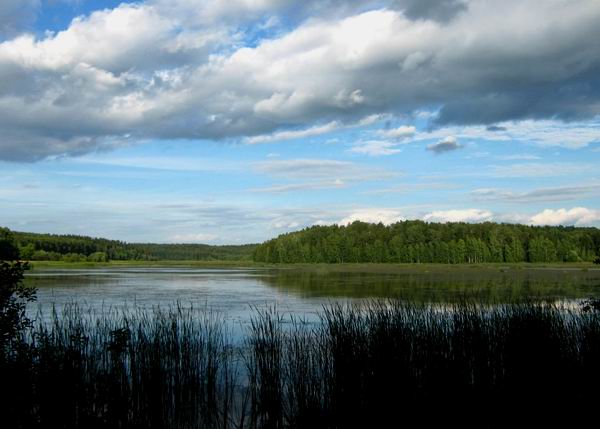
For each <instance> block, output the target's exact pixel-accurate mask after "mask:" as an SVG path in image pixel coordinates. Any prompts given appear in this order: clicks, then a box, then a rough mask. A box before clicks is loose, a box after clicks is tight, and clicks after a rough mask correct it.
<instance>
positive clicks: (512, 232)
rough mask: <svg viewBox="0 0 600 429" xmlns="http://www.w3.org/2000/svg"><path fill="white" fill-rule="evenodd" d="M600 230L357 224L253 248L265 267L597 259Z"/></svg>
mask: <svg viewBox="0 0 600 429" xmlns="http://www.w3.org/2000/svg"><path fill="white" fill-rule="evenodd" d="M599 255H600V229H598V228H579V227H563V226H556V227H550V226H544V227H534V226H527V225H519V224H498V223H492V222H485V223H479V224H470V223H462V222H456V223H427V222H423V221H419V220H410V221H402V222H397V223H394V224H391V225H388V226H386V225H383V224H381V223H379V224H370V223H364V222H360V221H356V222H354V223H352V224H349V225H347V226H340V225H332V226H313V227H310V228H306V229H303V230H302V231H297V232H291V233H287V234H282V235H280V236H278V237H277V238H275V239H272V240H269V241H267V242H265V243H263V244H261V245H259V246H257V247H256V249H255V251H254V260H255V261H259V262H267V263H352V262H355V263H356V262H395V263H444V264H460V263H471V264H473V263H484V262H508V263H511V262H582V261H590V262H591V261H598V256H599Z"/></svg>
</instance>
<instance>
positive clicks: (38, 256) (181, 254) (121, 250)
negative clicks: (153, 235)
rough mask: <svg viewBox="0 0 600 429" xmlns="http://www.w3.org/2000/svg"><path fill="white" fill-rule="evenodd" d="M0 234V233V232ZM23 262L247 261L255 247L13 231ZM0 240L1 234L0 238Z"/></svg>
mask: <svg viewBox="0 0 600 429" xmlns="http://www.w3.org/2000/svg"><path fill="white" fill-rule="evenodd" d="M0 234H1V230H0ZM13 235H14V238H15V241H16V243H17V244H18V247H19V248H20V249H21V254H22V256H23V258H24V259H27V260H34V261H35V260H41V261H47V260H49V261H53V260H56V261H67V262H85V261H88V262H105V261H108V260H144V261H156V260H190V261H191V260H197V261H213V260H219V261H225V260H249V259H251V257H252V252H253V251H254V247H255V245H252V244H247V245H240V246H233V245H225V246H211V245H208V244H155V243H126V242H123V241H117V240H107V239H104V238H92V237H85V236H79V235H54V234H35V233H30V232H13ZM0 237H1V235H0ZM0 243H1V241H0Z"/></svg>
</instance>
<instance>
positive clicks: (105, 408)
mask: <svg viewBox="0 0 600 429" xmlns="http://www.w3.org/2000/svg"><path fill="white" fill-rule="evenodd" d="M587 310H589V311H583V310H581V309H579V308H575V309H573V308H561V307H560V306H557V305H555V304H548V303H532V302H525V303H512V304H500V305H493V306H482V305H477V304H474V303H468V302H463V303H457V304H447V305H445V306H440V305H431V304H429V305H428V304H414V303H413V304H411V303H407V302H402V301H398V300H385V301H370V302H368V303H363V304H361V305H353V306H349V305H348V306H344V305H335V306H329V307H326V308H324V309H323V310H322V312H321V313H320V322H319V323H306V322H303V321H302V320H301V319H298V318H293V317H292V318H290V317H288V316H285V315H283V314H281V313H279V312H278V311H277V310H276V309H274V308H271V309H266V310H258V309H257V310H256V313H255V315H254V317H253V321H252V324H251V325H250V327H249V328H248V329H247V331H246V334H245V336H244V337H243V338H233V337H232V336H231V335H229V334H228V330H227V328H226V325H224V324H223V323H222V319H221V318H220V317H219V315H218V314H215V313H211V312H207V311H206V310H205V309H203V310H195V309H192V308H182V307H181V306H179V307H171V308H169V309H163V310H160V309H154V310H140V309H131V310H127V311H124V310H123V311H119V312H113V313H103V314H93V312H91V311H83V310H82V309H81V308H75V307H73V308H69V309H65V310H64V311H63V313H61V314H58V313H54V314H52V317H51V322H50V323H48V322H44V323H38V324H36V325H35V326H33V327H31V328H30V329H29V330H26V331H24V332H23V333H22V336H21V338H20V342H19V346H18V347H13V348H12V349H11V350H5V355H4V357H3V363H2V379H3V386H2V392H3V397H2V402H1V404H2V407H3V408H4V411H5V412H3V415H4V416H5V418H4V421H5V422H6V423H7V424H8V427H13V428H29V427H64V428H76V427H81V428H84V427H85V428H95V427H106V428H109V427H110V428H115V427H123V428H129V427H131V428H134V427H135V428H138V427H139V428H142V427H143V428H159V427H160V428H193V427H367V426H370V427H374V426H373V425H375V426H377V425H384V424H390V423H393V422H399V421H403V422H410V421H414V420H415V419H416V420H417V421H420V422H421V423H423V424H425V423H428V424H429V423H430V424H433V423H444V424H450V423H460V424H462V425H466V426H478V427H481V426H480V425H479V424H480V423H481V422H480V421H479V420H478V416H479V415H480V414H479V413H480V412H485V414H486V415H487V419H488V420H487V421H486V424H485V425H484V426H490V427H491V426H494V427H500V426H503V425H506V424H509V423H510V422H511V421H512V420H511V419H513V418H517V415H519V413H523V412H524V413H525V414H524V415H522V416H521V417H519V418H520V419H521V420H520V421H522V422H523V421H526V419H528V418H531V419H535V421H537V422H538V423H539V422H542V421H545V420H548V419H549V418H550V415H544V414H543V413H542V414H539V413H538V412H537V411H535V410H536V409H535V407H534V406H533V404H534V403H535V404H538V403H539V404H544V409H549V408H548V407H558V408H554V410H555V412H554V413H553V414H552V416H551V418H552V420H553V421H554V422H556V421H557V420H556V419H558V418H561V417H564V418H569V419H573V418H576V417H577V416H576V415H570V414H569V412H570V411H567V410H572V409H573V408H571V407H572V406H574V405H577V407H584V406H585V404H591V403H592V401H593V400H595V398H597V395H596V394H594V393H592V392H593V390H591V389H593V388H595V387H596V386H598V383H599V382H600V367H599V366H598V360H599V359H600V314H599V313H598V312H596V311H595V310H594V309H593V308H591V307H588V308H587ZM7 419H8V420H7ZM523 419H525V420H523ZM532 421H533V420H532Z"/></svg>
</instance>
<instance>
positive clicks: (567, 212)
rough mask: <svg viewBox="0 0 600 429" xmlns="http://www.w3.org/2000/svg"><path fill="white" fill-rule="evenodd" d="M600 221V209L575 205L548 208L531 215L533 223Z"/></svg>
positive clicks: (587, 222) (567, 223)
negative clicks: (554, 208) (572, 206)
mask: <svg viewBox="0 0 600 429" xmlns="http://www.w3.org/2000/svg"><path fill="white" fill-rule="evenodd" d="M598 222H600V210H594V209H587V208H585V207H574V208H572V209H564V208H563V209H557V210H553V209H546V210H544V211H542V212H540V213H538V214H536V215H534V216H532V217H531V220H530V223H531V224H532V225H577V226H583V225H592V224H594V223H598Z"/></svg>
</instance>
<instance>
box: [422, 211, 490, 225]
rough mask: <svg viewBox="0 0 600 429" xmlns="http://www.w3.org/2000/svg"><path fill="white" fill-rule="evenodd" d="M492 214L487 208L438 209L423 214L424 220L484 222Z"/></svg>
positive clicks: (488, 219)
mask: <svg viewBox="0 0 600 429" xmlns="http://www.w3.org/2000/svg"><path fill="white" fill-rule="evenodd" d="M493 216H494V214H493V213H492V212H491V211H489V210H481V209H462V210H438V211H434V212H431V213H428V214H426V215H425V216H423V220H424V221H426V222H485V221H490V220H492V218H493Z"/></svg>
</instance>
